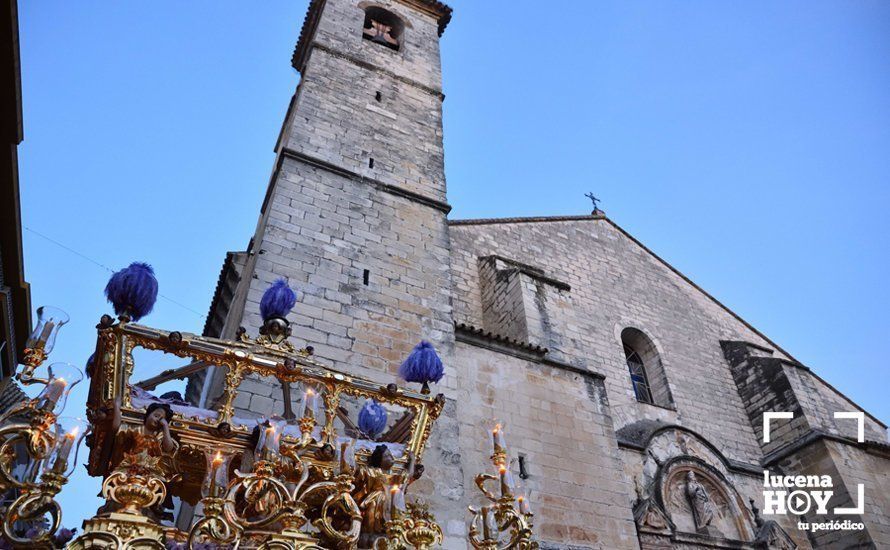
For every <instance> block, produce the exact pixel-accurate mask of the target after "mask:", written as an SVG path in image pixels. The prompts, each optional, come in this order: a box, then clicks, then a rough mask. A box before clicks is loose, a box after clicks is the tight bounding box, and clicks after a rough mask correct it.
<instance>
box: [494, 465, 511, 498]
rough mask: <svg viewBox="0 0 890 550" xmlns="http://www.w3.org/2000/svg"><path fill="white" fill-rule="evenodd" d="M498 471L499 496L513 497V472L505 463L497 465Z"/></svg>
mask: <svg viewBox="0 0 890 550" xmlns="http://www.w3.org/2000/svg"><path fill="white" fill-rule="evenodd" d="M498 473H499V474H500V476H501V496H502V497H511V498H512V497H513V487H514V485H513V474H512V473H511V472H510V469H509V468H507V466H506V465H505V464H501V465H500V466H499V467H498Z"/></svg>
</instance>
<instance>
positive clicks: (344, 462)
mask: <svg viewBox="0 0 890 550" xmlns="http://www.w3.org/2000/svg"><path fill="white" fill-rule="evenodd" d="M341 452H342V456H340V470H341V471H340V473H347V472H351V471H352V470H354V469H355V440H352V441H350V442H348V443H347V444H346V446H345V447H341Z"/></svg>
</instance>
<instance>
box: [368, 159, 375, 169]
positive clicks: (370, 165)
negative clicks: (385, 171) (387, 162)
mask: <svg viewBox="0 0 890 550" xmlns="http://www.w3.org/2000/svg"><path fill="white" fill-rule="evenodd" d="M368 168H374V158H373V157H372V158H369V159H368Z"/></svg>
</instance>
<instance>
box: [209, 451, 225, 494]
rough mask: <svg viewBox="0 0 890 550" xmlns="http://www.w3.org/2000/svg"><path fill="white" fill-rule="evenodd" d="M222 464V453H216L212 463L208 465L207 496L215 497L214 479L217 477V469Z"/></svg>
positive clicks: (215, 480)
mask: <svg viewBox="0 0 890 550" xmlns="http://www.w3.org/2000/svg"><path fill="white" fill-rule="evenodd" d="M222 463H223V457H222V453H221V452H220V451H216V456H215V457H213V462H212V463H211V464H210V491H208V496H211V497H215V496H216V482H217V479H216V478H217V476H218V475H219V467H220V465H221V464H222Z"/></svg>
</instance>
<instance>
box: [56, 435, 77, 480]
mask: <svg viewBox="0 0 890 550" xmlns="http://www.w3.org/2000/svg"><path fill="white" fill-rule="evenodd" d="M75 439H77V428H74V429H73V430H71V431H70V432H69V433H67V434H65V435H64V436H62V441H60V442H59V447H58V449H56V460H55V462H53V472H55V473H57V474H64V473H65V470H67V469H68V455H70V454H71V449H72V447H74V440H75Z"/></svg>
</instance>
